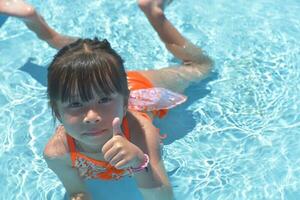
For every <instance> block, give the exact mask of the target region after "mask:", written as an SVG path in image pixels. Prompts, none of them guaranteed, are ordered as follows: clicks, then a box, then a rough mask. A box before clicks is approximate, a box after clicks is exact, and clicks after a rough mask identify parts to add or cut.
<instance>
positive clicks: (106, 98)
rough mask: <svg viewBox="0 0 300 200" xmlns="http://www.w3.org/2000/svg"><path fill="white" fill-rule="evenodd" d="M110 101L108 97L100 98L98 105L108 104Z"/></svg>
mask: <svg viewBox="0 0 300 200" xmlns="http://www.w3.org/2000/svg"><path fill="white" fill-rule="evenodd" d="M111 100H112V99H111V98H110V97H103V98H101V99H100V100H99V101H98V102H99V103H108V102H110V101H111Z"/></svg>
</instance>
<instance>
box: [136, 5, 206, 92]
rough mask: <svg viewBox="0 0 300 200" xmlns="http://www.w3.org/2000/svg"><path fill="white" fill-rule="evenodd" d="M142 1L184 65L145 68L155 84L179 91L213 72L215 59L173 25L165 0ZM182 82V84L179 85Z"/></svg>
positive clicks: (144, 10) (145, 73)
mask: <svg viewBox="0 0 300 200" xmlns="http://www.w3.org/2000/svg"><path fill="white" fill-rule="evenodd" d="M159 1H160V0H139V1H138V3H139V6H140V8H141V10H142V11H143V12H144V13H145V15H146V17H147V18H148V20H149V22H150V23H151V25H152V26H153V28H154V29H155V30H156V32H157V33H158V35H159V37H160V39H161V40H162V41H163V42H164V44H165V45H166V48H167V49H168V50H169V51H170V52H171V53H172V54H173V55H174V56H175V57H177V58H178V59H180V60H182V62H183V65H181V66H178V67H176V68H174V67H166V68H162V69H159V70H149V71H143V72H142V73H143V75H145V76H146V77H147V78H149V79H150V80H151V81H152V82H153V84H154V85H155V86H158V87H165V88H168V89H171V90H173V91H176V92H183V91H184V90H185V89H186V88H187V87H188V86H189V85H190V84H191V83H192V82H197V81H199V80H201V79H203V78H205V77H206V76H207V74H208V73H209V72H210V71H211V66H212V60H211V59H210V58H209V57H208V56H206V55H205V54H204V53H203V52H202V50H201V49H200V48H199V47H197V46H196V45H194V44H192V43H191V42H189V41H188V40H187V39H185V38H184V37H183V36H182V35H181V33H180V32H179V31H178V30H177V29H176V28H175V27H174V26H173V25H172V24H171V22H170V21H169V20H168V19H167V18H166V16H165V15H164V12H163V8H162V4H163V3H164V1H163V0H162V1H161V2H162V3H161V4H159V3H157V2H159ZM178 83H180V84H178Z"/></svg>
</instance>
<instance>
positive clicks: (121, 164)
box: [114, 159, 130, 169]
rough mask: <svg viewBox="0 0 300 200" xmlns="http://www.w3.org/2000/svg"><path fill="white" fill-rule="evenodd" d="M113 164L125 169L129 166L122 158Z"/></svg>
mask: <svg viewBox="0 0 300 200" xmlns="http://www.w3.org/2000/svg"><path fill="white" fill-rule="evenodd" d="M114 166H115V168H117V169H126V168H129V167H130V163H129V162H128V161H127V160H125V159H122V160H120V161H119V162H117V164H115V165H114Z"/></svg>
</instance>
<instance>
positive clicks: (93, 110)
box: [57, 93, 125, 146]
mask: <svg viewBox="0 0 300 200" xmlns="http://www.w3.org/2000/svg"><path fill="white" fill-rule="evenodd" d="M94 97H95V98H93V99H92V100H90V101H87V102H84V101H82V100H80V98H79V97H77V96H75V97H74V98H72V99H74V100H71V101H70V102H60V101H58V102H57V110H58V113H59V115H60V118H59V120H60V121H61V123H62V124H63V125H64V127H65V130H66V131H67V133H68V134H69V135H71V136H72V137H73V138H75V139H76V140H78V141H79V142H81V143H84V144H86V145H97V146H99V145H103V144H104V143H105V142H106V141H108V140H109V139H110V138H111V137H112V121H113V119H114V118H115V117H119V118H120V120H122V119H123V115H124V113H125V107H124V98H123V96H122V95H121V94H119V93H113V94H111V95H110V96H107V95H104V94H103V95H96V94H94Z"/></svg>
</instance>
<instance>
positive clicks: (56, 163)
mask: <svg viewBox="0 0 300 200" xmlns="http://www.w3.org/2000/svg"><path fill="white" fill-rule="evenodd" d="M62 131H63V128H62V127H60V128H58V129H57V130H56V133H55V134H54V136H53V138H51V140H50V141H49V142H48V144H47V145H46V148H45V150H44V159H45V160H46V163H47V164H48V167H49V168H50V169H51V170H52V171H53V172H54V173H55V174H56V175H57V176H58V178H59V179H60V180H61V182H62V183H63V185H64V187H65V189H66V191H67V194H68V195H69V197H70V199H71V200H90V199H91V198H90V196H89V194H88V192H87V189H86V187H85V184H84V182H83V180H82V179H81V178H80V176H79V174H78V171H77V169H75V168H72V165H71V159H70V156H69V154H68V153H67V152H68V150H67V148H66V145H65V144H64V142H63V137H65V136H64V135H63V133H62Z"/></svg>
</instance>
